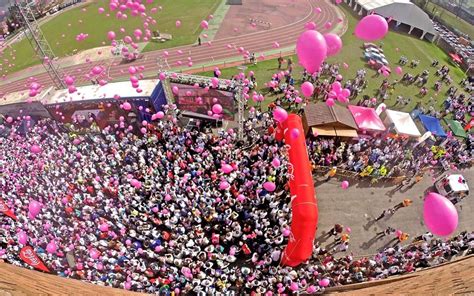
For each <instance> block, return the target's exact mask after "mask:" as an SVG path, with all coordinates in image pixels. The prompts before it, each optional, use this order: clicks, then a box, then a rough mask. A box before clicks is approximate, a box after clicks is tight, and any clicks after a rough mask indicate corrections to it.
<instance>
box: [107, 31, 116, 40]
mask: <svg viewBox="0 0 474 296" xmlns="http://www.w3.org/2000/svg"><path fill="white" fill-rule="evenodd" d="M115 37H116V35H115V32H114V31H109V32H108V33H107V38H108V39H109V40H114V39H115Z"/></svg>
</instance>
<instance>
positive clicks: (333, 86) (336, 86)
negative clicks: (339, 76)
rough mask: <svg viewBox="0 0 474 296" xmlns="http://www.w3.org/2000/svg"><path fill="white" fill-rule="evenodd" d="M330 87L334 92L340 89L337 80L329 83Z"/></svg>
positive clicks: (338, 91)
mask: <svg viewBox="0 0 474 296" xmlns="http://www.w3.org/2000/svg"><path fill="white" fill-rule="evenodd" d="M331 88H332V90H333V91H335V92H336V94H339V93H341V91H342V85H341V83H340V82H339V81H336V82H333V84H331Z"/></svg>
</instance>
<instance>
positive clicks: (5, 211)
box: [0, 199, 17, 220]
mask: <svg viewBox="0 0 474 296" xmlns="http://www.w3.org/2000/svg"><path fill="white" fill-rule="evenodd" d="M0 212H2V213H3V214H4V215H7V216H8V217H10V218H12V219H13V220H17V218H16V216H15V214H14V213H13V211H12V210H10V208H8V206H7V204H6V203H5V202H4V201H3V200H2V199H0Z"/></svg>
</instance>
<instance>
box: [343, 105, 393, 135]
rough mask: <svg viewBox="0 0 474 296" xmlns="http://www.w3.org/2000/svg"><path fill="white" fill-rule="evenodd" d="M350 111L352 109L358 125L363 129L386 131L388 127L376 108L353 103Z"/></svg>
mask: <svg viewBox="0 0 474 296" xmlns="http://www.w3.org/2000/svg"><path fill="white" fill-rule="evenodd" d="M349 111H351V113H352V116H353V117H354V120H355V122H356V124H357V127H358V128H359V129H361V130H367V131H384V130H385V129H386V128H385V125H384V124H383V122H382V120H381V119H380V117H379V116H378V115H377V112H375V109H374V108H366V107H361V106H353V105H351V106H349Z"/></svg>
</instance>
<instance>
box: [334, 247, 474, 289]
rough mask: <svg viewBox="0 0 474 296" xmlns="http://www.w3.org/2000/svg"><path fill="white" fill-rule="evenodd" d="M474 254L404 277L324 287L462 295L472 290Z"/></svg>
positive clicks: (473, 285) (473, 282) (473, 286)
mask: <svg viewBox="0 0 474 296" xmlns="http://www.w3.org/2000/svg"><path fill="white" fill-rule="evenodd" d="M473 266H474V255H469V256H466V257H461V258H460V259H458V260H456V261H452V262H448V263H445V264H442V265H439V266H436V267H431V268H427V269H423V270H420V271H416V272H414V273H410V274H407V275H403V276H395V277H390V278H388V279H384V280H378V281H372V282H365V283H360V284H353V285H347V286H341V287H334V288H329V289H327V290H326V292H327V294H329V295H336V294H337V295H351V296H352V295H355V296H357V295H364V296H365V295H383V294H393V295H415V294H416V295H465V294H469V295H471V293H474V268H473Z"/></svg>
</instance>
